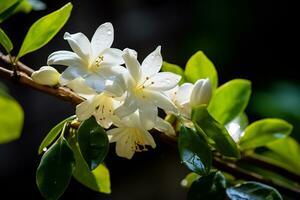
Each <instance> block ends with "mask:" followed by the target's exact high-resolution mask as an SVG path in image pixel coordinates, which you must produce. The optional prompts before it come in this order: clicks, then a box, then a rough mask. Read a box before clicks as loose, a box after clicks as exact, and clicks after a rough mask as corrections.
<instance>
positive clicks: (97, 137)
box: [77, 117, 109, 170]
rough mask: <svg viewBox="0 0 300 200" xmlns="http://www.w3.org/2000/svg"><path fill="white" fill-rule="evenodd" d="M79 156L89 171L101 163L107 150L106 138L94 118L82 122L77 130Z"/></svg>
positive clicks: (107, 142)
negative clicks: (80, 155)
mask: <svg viewBox="0 0 300 200" xmlns="http://www.w3.org/2000/svg"><path fill="white" fill-rule="evenodd" d="M77 134H78V144H79V147H80V151H81V154H82V156H83V158H84V160H85V161H86V163H87V165H88V166H89V168H90V169H91V170H93V169H95V168H96V167H97V166H98V165H99V164H100V163H101V162H103V160H104V158H105V157H106V155H107V153H108V149H109V141H108V137H107V135H106V133H105V131H104V129H103V128H102V127H101V126H100V125H99V124H98V123H97V121H96V120H95V118H94V117H90V118H89V119H87V120H85V121H84V122H82V124H81V125H80V127H79V129H78V132H77Z"/></svg>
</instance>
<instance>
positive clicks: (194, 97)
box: [190, 79, 212, 106]
mask: <svg viewBox="0 0 300 200" xmlns="http://www.w3.org/2000/svg"><path fill="white" fill-rule="evenodd" d="M211 95H212V87H211V83H210V81H209V79H200V80H198V81H197V82H196V83H195V85H194V88H193V90H192V94H191V99H190V104H191V106H197V105H201V104H208V103H209V101H210V99H211Z"/></svg>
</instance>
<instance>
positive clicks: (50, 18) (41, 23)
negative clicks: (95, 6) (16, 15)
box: [17, 3, 73, 58]
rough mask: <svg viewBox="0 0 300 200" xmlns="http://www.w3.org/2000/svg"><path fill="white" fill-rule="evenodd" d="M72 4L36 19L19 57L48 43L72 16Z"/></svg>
mask: <svg viewBox="0 0 300 200" xmlns="http://www.w3.org/2000/svg"><path fill="white" fill-rule="evenodd" d="M72 7H73V6H72V4H71V3H68V4H66V5H65V6H63V7H62V8H60V9H58V10H57V11H55V12H52V13H50V14H48V15H46V16H44V17H42V18H41V19H39V20H38V21H36V22H35V23H34V24H33V25H32V26H31V27H30V29H29V31H28V32H27V35H26V37H25V39H24V41H23V44H22V46H21V49H20V51H19V54H18V56H17V58H20V57H22V56H24V55H25V54H27V53H30V52H32V51H35V50H37V49H39V48H41V47H43V46H44V45H46V44H47V43H48V42H49V41H50V40H51V39H52V38H53V37H54V36H55V35H56V34H57V32H58V31H59V30H60V29H61V28H62V27H63V26H64V24H65V23H66V22H67V20H68V19H69V17H70V14H71V10H72Z"/></svg>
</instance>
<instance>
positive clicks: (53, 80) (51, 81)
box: [31, 66, 60, 86]
mask: <svg viewBox="0 0 300 200" xmlns="http://www.w3.org/2000/svg"><path fill="white" fill-rule="evenodd" d="M59 77H60V73H58V71H57V70H56V69H54V68H53V67H50V66H43V67H41V68H40V69H39V70H37V71H35V72H33V73H32V75H31V78H32V80H33V81H34V82H36V83H38V84H41V85H49V86H54V85H57V84H58V80H59Z"/></svg>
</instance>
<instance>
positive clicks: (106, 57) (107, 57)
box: [101, 48, 124, 65]
mask: <svg viewBox="0 0 300 200" xmlns="http://www.w3.org/2000/svg"><path fill="white" fill-rule="evenodd" d="M122 55H123V51H121V50H120V49H115V48H108V49H105V50H104V51H103V52H102V56H103V61H102V62H101V64H103V65H107V64H109V65H122V64H124V60H123V58H122Z"/></svg>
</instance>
